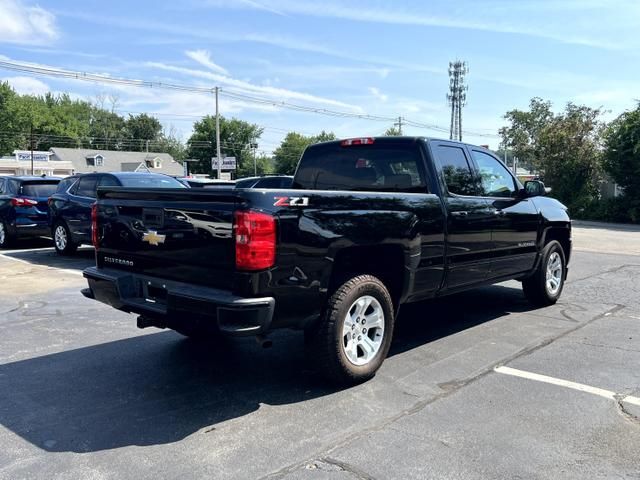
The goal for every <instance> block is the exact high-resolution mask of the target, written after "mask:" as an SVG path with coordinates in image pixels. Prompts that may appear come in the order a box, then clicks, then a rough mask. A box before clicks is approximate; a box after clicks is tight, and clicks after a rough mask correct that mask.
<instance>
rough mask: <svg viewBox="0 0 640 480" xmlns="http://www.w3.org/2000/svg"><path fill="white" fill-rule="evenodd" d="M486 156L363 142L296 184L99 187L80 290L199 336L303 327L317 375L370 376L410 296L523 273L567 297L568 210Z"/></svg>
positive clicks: (332, 146)
mask: <svg viewBox="0 0 640 480" xmlns="http://www.w3.org/2000/svg"><path fill="white" fill-rule="evenodd" d="M547 190H548V189H546V188H545V186H544V184H542V182H539V181H531V182H526V183H525V185H524V186H523V185H521V184H520V182H519V181H518V179H517V178H516V177H515V176H514V175H512V173H511V172H510V170H509V169H508V168H507V167H506V166H505V165H504V164H503V163H502V162H501V161H500V160H499V159H498V158H497V157H496V156H494V155H493V154H492V153H491V152H490V151H489V150H486V149H484V148H481V147H476V146H473V145H467V144H464V143H459V142H453V141H445V140H434V139H427V138H422V137H382V138H354V139H347V140H341V141H332V142H326V143H320V144H316V145H312V146H310V147H308V148H307V149H306V150H305V152H304V153H303V155H302V157H301V158H300V161H299V163H298V167H297V170H296V173H295V176H294V178H293V183H292V185H291V188H288V189H276V190H274V189H242V188H236V189H232V188H222V189H175V190H174V189H130V188H126V187H108V188H99V189H98V200H97V202H96V204H95V205H94V206H93V210H92V242H93V244H94V246H95V248H96V266H95V267H91V268H87V269H86V270H85V271H84V276H85V277H86V278H87V279H88V283H89V288H87V289H85V290H83V294H84V295H85V296H87V297H89V298H93V299H95V300H98V301H100V302H104V303H106V304H109V305H111V306H113V307H114V308H116V309H118V310H122V311H125V312H130V313H135V314H137V315H138V326H139V327H141V328H142V327H148V326H155V327H160V328H171V329H174V330H176V331H178V332H180V333H182V334H184V335H187V336H191V337H208V336H215V335H221V334H227V335H255V336H257V337H258V338H265V335H267V334H268V333H269V332H270V331H272V330H274V329H279V328H293V329H300V330H304V332H305V343H306V344H307V347H308V348H309V349H311V355H310V358H312V359H313V360H314V361H315V362H316V363H317V367H318V370H319V371H320V372H321V373H323V374H325V375H326V376H328V377H329V378H330V379H332V380H334V381H337V382H341V383H356V382H361V381H364V380H366V379H368V378H370V377H372V376H373V375H374V374H375V372H376V371H377V370H378V368H379V367H380V365H381V364H382V362H383V361H384V359H385V357H386V355H387V352H388V350H389V346H390V344H391V340H392V337H393V327H394V320H395V318H396V317H397V315H398V312H399V309H400V307H401V306H402V305H403V304H406V303H408V302H416V301H422V300H425V299H429V298H433V297H437V296H442V295H449V294H453V293H456V292H460V291H463V290H467V289H470V288H474V287H477V286H479V285H485V284H491V283H497V282H502V281H505V280H508V279H516V280H520V281H521V282H522V288H523V291H524V294H525V296H526V297H527V298H528V299H529V300H530V301H531V302H532V303H533V304H535V305H540V306H541V305H549V304H552V303H554V302H556V301H557V299H558V297H559V296H560V294H561V292H562V288H563V285H564V282H565V279H566V276H567V265H568V263H569V257H570V254H571V222H570V219H569V217H568V215H567V211H566V208H565V207H564V206H563V205H562V204H561V203H560V202H558V201H556V200H554V199H551V198H549V197H546V196H545V194H546V192H547Z"/></svg>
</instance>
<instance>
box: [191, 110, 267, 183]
mask: <svg viewBox="0 0 640 480" xmlns="http://www.w3.org/2000/svg"><path fill="white" fill-rule="evenodd" d="M263 131H264V129H263V128H262V127H260V126H258V125H254V124H251V123H248V122H245V121H243V120H238V119H236V118H232V119H230V120H229V119H226V118H224V117H222V116H221V117H220V150H221V154H222V156H223V157H236V162H237V163H236V164H237V167H238V172H247V171H251V172H253V155H252V152H251V149H250V144H251V143H254V142H256V141H257V140H258V139H259V138H260V136H261V135H262V132H263ZM187 144H188V149H187V156H188V158H193V159H198V160H199V162H198V163H194V164H191V170H192V171H193V172H194V173H209V174H213V170H212V169H211V159H212V158H214V157H215V156H216V118H215V117H214V116H212V115H207V116H206V117H204V118H203V119H202V120H200V121H198V122H195V123H194V124H193V134H192V135H191V137H190V138H189V140H188V141H187ZM249 165H250V169H249Z"/></svg>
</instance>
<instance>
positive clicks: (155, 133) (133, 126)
mask: <svg viewBox="0 0 640 480" xmlns="http://www.w3.org/2000/svg"><path fill="white" fill-rule="evenodd" d="M124 130H125V137H126V138H127V139H128V141H127V143H128V147H129V148H128V149H127V150H132V151H135V152H143V151H145V150H148V148H147V146H148V145H149V143H151V142H155V141H157V140H159V139H160V136H161V134H162V124H161V123H160V121H159V120H158V119H157V118H155V117H151V116H149V115H147V114H146V113H140V114H138V115H135V116H134V115H131V114H129V118H128V119H127V121H126V122H125V124H124Z"/></svg>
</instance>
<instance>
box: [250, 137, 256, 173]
mask: <svg viewBox="0 0 640 480" xmlns="http://www.w3.org/2000/svg"><path fill="white" fill-rule="evenodd" d="M249 148H251V150H253V176H254V177H257V176H258V163H257V160H256V150H258V144H257V143H256V142H255V139H254V141H253V142H251V143H250V144H249Z"/></svg>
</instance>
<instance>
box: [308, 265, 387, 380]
mask: <svg viewBox="0 0 640 480" xmlns="http://www.w3.org/2000/svg"><path fill="white" fill-rule="evenodd" d="M393 324H394V312H393V302H392V301H391V296H390V295H389V291H388V290H387V288H386V287H385V286H384V284H383V283H382V282H381V281H380V280H379V279H378V278H376V277H374V276H372V275H360V276H357V277H353V278H351V279H350V280H348V281H346V282H345V283H344V284H342V285H341V286H340V288H338V289H337V290H336V291H335V293H334V294H333V295H332V296H331V298H330V299H329V300H328V302H327V306H326V308H325V311H324V312H323V315H322V318H321V320H320V323H319V324H318V325H317V326H316V327H315V328H314V329H313V330H311V331H308V332H307V346H308V347H309V354H310V355H311V360H312V361H313V363H315V365H316V367H317V368H318V369H319V370H320V371H321V372H322V374H323V375H325V376H326V377H328V378H329V379H330V380H332V381H334V382H336V383H340V384H356V383H360V382H363V381H365V380H368V379H369V378H371V377H373V376H374V375H375V373H376V371H377V370H378V369H379V368H380V366H381V365H382V362H383V361H384V359H385V358H386V356H387V353H388V352H389V347H390V345H391V338H392V336H393Z"/></svg>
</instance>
